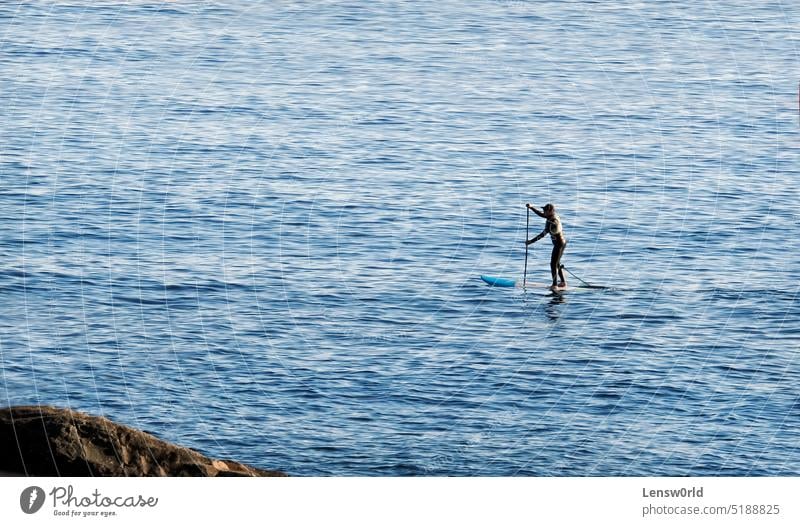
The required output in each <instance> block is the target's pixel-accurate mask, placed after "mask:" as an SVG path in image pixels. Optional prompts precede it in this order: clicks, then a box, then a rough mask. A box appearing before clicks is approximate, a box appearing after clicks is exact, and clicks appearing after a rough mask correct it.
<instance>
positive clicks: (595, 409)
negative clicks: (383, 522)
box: [0, 0, 800, 476]
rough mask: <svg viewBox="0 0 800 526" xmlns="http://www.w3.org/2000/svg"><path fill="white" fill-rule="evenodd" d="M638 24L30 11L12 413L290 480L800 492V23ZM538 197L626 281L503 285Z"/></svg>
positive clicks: (6, 252)
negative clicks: (625, 483) (794, 485)
mask: <svg viewBox="0 0 800 526" xmlns="http://www.w3.org/2000/svg"><path fill="white" fill-rule="evenodd" d="M87 4H89V5H87ZM623 4H624V5H617V3H614V2H565V1H552V2H522V1H476V2H460V1H449V0H446V1H440V2H414V1H409V2H388V1H375V2H333V1H318V2H316V1H315V2H311V1H306V2H266V1H265V2H260V1H256V2H250V1H243V0H242V1H230V2H225V3H216V2H200V1H193V2H192V1H187V2H183V1H174V2H156V1H149V2H148V1H127V2H123V1H118V2H114V1H101V2H90V3H86V2H56V1H43V0H41V1H32V2H4V3H2V4H0V107H1V108H2V110H0V181H1V182H0V261H2V264H0V301H2V305H3V307H2V309H0V405H16V404H38V403H41V404H52V405H57V406H69V407H72V408H74V409H78V410H82V411H87V412H90V413H94V414H102V415H105V416H108V417H109V418H112V419H114V420H116V421H119V422H122V423H126V424H129V425H132V426H136V427H139V428H142V429H144V430H146V431H149V432H151V433H154V434H156V435H157V436H159V437H161V438H164V439H167V440H172V441H175V442H178V443H180V444H183V445H186V446H190V447H193V448H195V449H198V450H200V451H202V452H204V453H206V454H209V455H213V456H215V457H223V458H233V459H236V460H240V461H243V462H247V463H251V464H254V465H257V466H261V467H265V468H272V469H282V470H285V471H287V472H289V473H290V474H294V475H459V476H460V475H492V476H493V475H519V476H559V475H572V476H597V475H795V476H796V475H800V390H799V389H798V385H800V353H799V351H800V301H799V299H798V292H799V291H800V285H799V284H800V227H799V226H798V225H799V224H800V223H799V221H798V220H799V219H800V205H798V201H797V200H798V197H799V196H800V162H798V160H799V157H800V143H799V142H798V136H799V134H800V132H799V130H800V115H799V114H798V76H797V72H798V71H800V68H799V67H798V66H800V39H799V38H798V33H797V27H798V26H800V7H799V6H798V4H797V3H796V2H788V1H785V0H778V1H775V2H757V3H756V5H753V4H752V3H751V2H745V1H724V2H717V1H709V2H701V3H697V4H696V5H694V4H691V3H688V4H686V5H683V6H678V5H675V4H674V3H673V2H666V1H652V2H625V3H623ZM526 202H530V203H534V204H536V205H538V206H542V205H543V204H545V203H547V202H553V203H555V204H556V206H557V207H558V210H559V213H560V215H561V218H562V221H563V223H564V228H565V232H566V235H567V237H568V238H569V240H570V241H569V246H568V247H567V251H566V254H565V256H564V263H565V265H566V266H567V268H568V269H569V270H571V271H572V272H573V273H574V274H575V275H577V276H579V277H580V278H582V279H583V280H585V281H588V282H590V283H593V284H599V285H606V286H609V287H611V288H610V289H604V290H585V289H574V290H572V291H568V292H567V293H564V294H557V295H554V294H551V293H549V292H548V291H545V290H540V289H533V290H527V291H522V290H518V289H500V288H491V287H488V286H486V285H485V284H483V283H482V282H481V281H480V280H479V279H478V276H479V275H480V274H492V275H497V276H504V277H509V278H521V277H522V272H523V266H524V263H525V250H524V245H523V243H522V242H523V240H524V238H525V232H526V215H525V208H524V204H525V203H526ZM542 227H543V224H542V220H541V219H539V218H538V217H532V218H531V223H530V235H531V236H532V235H533V234H534V233H537V232H538V231H540V230H541V228H542ZM549 251H550V246H549V241H547V240H543V241H542V242H540V243H538V244H536V245H534V246H533V247H532V248H531V250H530V252H529V254H528V277H529V279H532V280H534V281H541V282H546V281H547V280H548V278H549V269H548V263H549ZM568 277H570V281H571V284H573V285H577V284H579V281H578V280H576V279H574V278H572V277H571V276H568Z"/></svg>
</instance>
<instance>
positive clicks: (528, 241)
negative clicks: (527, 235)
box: [525, 226, 549, 245]
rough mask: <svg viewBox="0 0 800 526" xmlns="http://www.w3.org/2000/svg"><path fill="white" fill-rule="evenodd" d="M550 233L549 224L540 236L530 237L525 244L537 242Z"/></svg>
mask: <svg viewBox="0 0 800 526" xmlns="http://www.w3.org/2000/svg"><path fill="white" fill-rule="evenodd" d="M548 233H549V232H548V228H547V226H545V227H544V230H542V233H541V234H539V235H538V236H536V237H535V238H533V239H529V240H527V241H525V244H526V245H530V244H531V243H536V242H537V241H539V240H540V239H542V238H543V237H544V236H546V235H547V234H548Z"/></svg>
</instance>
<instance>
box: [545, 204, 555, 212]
mask: <svg viewBox="0 0 800 526" xmlns="http://www.w3.org/2000/svg"><path fill="white" fill-rule="evenodd" d="M555 209H556V207H555V205H553V203H547V204H546V205H544V207H543V208H542V210H545V211H546V210H553V211H555Z"/></svg>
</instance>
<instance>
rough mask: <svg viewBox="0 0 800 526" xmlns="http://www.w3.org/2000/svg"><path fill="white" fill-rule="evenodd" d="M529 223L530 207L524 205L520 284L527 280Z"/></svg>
mask: <svg viewBox="0 0 800 526" xmlns="http://www.w3.org/2000/svg"><path fill="white" fill-rule="evenodd" d="M530 224H531V209H530V208H528V206H527V205H526V206H525V270H523V271H522V286H523V287H524V286H525V282H526V281H528V227H529V225H530Z"/></svg>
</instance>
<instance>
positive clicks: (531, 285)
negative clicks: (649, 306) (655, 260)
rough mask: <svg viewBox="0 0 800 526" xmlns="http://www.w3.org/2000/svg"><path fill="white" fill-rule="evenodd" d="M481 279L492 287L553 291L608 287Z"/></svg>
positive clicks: (484, 276)
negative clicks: (566, 285)
mask: <svg viewBox="0 0 800 526" xmlns="http://www.w3.org/2000/svg"><path fill="white" fill-rule="evenodd" d="M481 279H482V280H483V281H484V282H485V283H487V284H488V285H490V286H492V287H509V288H518V289H522V288H525V289H545V290H552V291H553V292H565V291H570V290H576V289H581V290H591V289H607V288H608V287H603V286H601V285H590V286H585V285H578V286H576V287H557V288H555V289H553V288H551V285H550V284H548V283H535V282H532V281H528V282H525V284H524V285H523V283H522V280H521V279H520V280H517V279H508V278H498V277H495V276H486V275H482V276H481Z"/></svg>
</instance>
